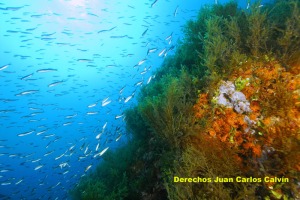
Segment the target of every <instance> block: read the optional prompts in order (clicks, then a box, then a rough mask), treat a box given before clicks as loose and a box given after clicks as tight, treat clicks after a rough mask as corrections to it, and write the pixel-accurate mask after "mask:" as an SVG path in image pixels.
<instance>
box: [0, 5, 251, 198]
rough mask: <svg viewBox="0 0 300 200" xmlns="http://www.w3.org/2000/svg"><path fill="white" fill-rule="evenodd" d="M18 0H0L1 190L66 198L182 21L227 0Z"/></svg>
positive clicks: (111, 137)
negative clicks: (205, 6)
mask: <svg viewBox="0 0 300 200" xmlns="http://www.w3.org/2000/svg"><path fill="white" fill-rule="evenodd" d="M22 2H23V1H11V0H6V1H0V19H1V20H0V44H1V45H0V134H1V137H0V199H70V197H69V195H68V190H69V189H71V188H72V187H74V186H75V184H76V183H78V181H79V180H80V178H81V177H82V176H84V175H86V174H87V173H89V172H91V171H92V170H93V169H95V167H96V165H97V164H98V163H99V162H101V156H100V155H99V153H100V152H103V150H105V149H106V148H107V147H109V148H108V149H107V151H111V150H113V149H114V148H116V147H118V146H119V145H121V144H123V143H125V142H126V137H127V136H126V135H127V134H128V133H126V129H125V119H124V116H123V112H124V110H126V108H129V107H130V106H133V105H135V103H136V100H135V98H136V94H138V91H139V89H140V87H141V86H142V85H146V84H147V83H148V82H149V81H155V76H154V75H155V74H154V72H155V69H157V68H158V67H159V66H160V65H161V63H162V62H163V60H164V59H165V57H167V56H168V55H170V54H173V53H174V52H175V50H176V44H177V42H178V40H179V39H184V38H183V31H182V28H183V25H184V24H185V23H186V21H187V20H189V19H194V18H195V17H196V16H197V11H198V10H199V8H200V7H201V5H204V4H213V3H224V2H225V1H214V0H213V1H212V0H207V1H196V0H185V1H182V0H158V1H157V2H156V3H155V4H154V5H153V6H152V7H151V4H153V3H154V2H155V0H154V1H150V0H149V1H146V0H144V1H140V0H128V1H121V0H119V1H115V0H109V1H108V0H105V1H100V0H52V1H51V0H48V1H46V0H43V1H36V0H27V1H26V3H22ZM246 2H247V1H246V0H245V1H241V4H240V5H241V6H246ZM203 23H204V22H203ZM169 36H171V37H169ZM168 37H169V38H168ZM173 46H174V49H172V48H171V47H173ZM164 49H165V51H164V52H163V53H161V55H160V56H159V54H160V52H162V51H163V50H164ZM150 50H151V52H149V51H150ZM147 52H148V54H147ZM150 77H151V78H150ZM107 98H108V99H107ZM105 99H106V100H105ZM105 104H107V105H105ZM100 133H101V134H100ZM98 144H99V145H98ZM97 146H98V148H97ZM96 148H97V149H96ZM97 154H98V156H97ZM89 167H90V168H89ZM88 168H89V169H88Z"/></svg>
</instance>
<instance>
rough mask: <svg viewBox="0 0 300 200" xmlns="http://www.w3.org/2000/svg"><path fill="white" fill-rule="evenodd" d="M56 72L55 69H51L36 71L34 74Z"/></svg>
mask: <svg viewBox="0 0 300 200" xmlns="http://www.w3.org/2000/svg"><path fill="white" fill-rule="evenodd" d="M56 71H57V69H51V68H48V69H39V70H36V72H38V73H47V72H56Z"/></svg>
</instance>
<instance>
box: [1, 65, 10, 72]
mask: <svg viewBox="0 0 300 200" xmlns="http://www.w3.org/2000/svg"><path fill="white" fill-rule="evenodd" d="M8 66H9V64H7V65H4V66H2V67H0V71H1V70H4V69H6V68H7V67H8Z"/></svg>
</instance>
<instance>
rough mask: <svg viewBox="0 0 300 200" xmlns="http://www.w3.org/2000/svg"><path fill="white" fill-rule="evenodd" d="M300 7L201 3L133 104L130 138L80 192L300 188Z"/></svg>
mask: <svg viewBox="0 0 300 200" xmlns="http://www.w3.org/2000/svg"><path fill="white" fill-rule="evenodd" d="M299 11H300V3H299V1H296V0H283V1H275V2H274V3H272V4H269V5H264V6H260V3H259V2H256V3H254V4H252V5H250V6H249V9H246V10H242V9H239V8H238V6H237V3H236V2H234V1H232V2H229V3H227V4H225V5H211V6H206V7H203V8H201V9H200V11H199V14H198V17H197V19H196V20H195V21H188V22H187V24H186V27H185V29H184V33H185V38H184V40H183V41H181V42H180V43H179V44H178V48H177V51H176V53H175V54H174V55H171V56H168V57H167V58H165V61H164V63H163V65H162V66H161V68H160V69H158V71H157V72H156V78H155V81H152V82H151V83H150V84H148V85H147V86H144V87H142V89H141V92H140V94H139V97H138V104H137V105H136V106H135V107H132V108H131V109H129V110H127V111H126V113H125V114H126V124H127V132H128V138H129V141H128V143H127V144H124V145H123V146H122V147H120V148H118V149H117V150H115V151H114V152H109V153H107V154H106V155H105V156H104V158H103V162H101V163H100V164H99V166H98V167H97V169H96V170H95V171H94V172H93V173H91V174H90V175H88V176H87V177H84V178H82V180H81V181H80V182H79V183H78V185H77V186H76V187H75V188H74V189H73V191H71V194H72V196H73V197H74V199H90V200H92V199H266V200H267V199H298V198H300V192H299V191H300V187H299V183H300V129H299V128H300V127H299V126H300V121H299V120H300V117H299V114H300V101H299V100H300V76H299V71H300V48H299V46H300V38H299V34H300V13H299ZM174 177H182V178H194V177H197V178H200V179H201V180H202V182H201V181H200V182H197V183H190V182H176V181H175V179H174ZM220 177H223V178H228V179H229V178H232V179H234V181H232V182H231V181H219V182H216V181H214V180H216V179H217V178H220ZM237 177H240V178H241V177H245V178H249V179H248V180H247V181H243V182H239V181H238V180H239V179H238V178H237ZM250 177H251V178H250ZM284 178H287V180H288V181H280V180H286V179H284ZM209 179H210V180H211V181H208V180H209ZM250 179H251V180H250ZM279 179H280V180H279ZM245 180H246V179H245ZM254 180H261V181H254ZM269 180H275V181H269ZM276 180H277V181H276ZM278 180H279V181H278Z"/></svg>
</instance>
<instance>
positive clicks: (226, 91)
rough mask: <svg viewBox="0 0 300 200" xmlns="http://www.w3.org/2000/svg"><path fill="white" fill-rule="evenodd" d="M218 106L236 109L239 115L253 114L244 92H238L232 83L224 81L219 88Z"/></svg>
mask: <svg viewBox="0 0 300 200" xmlns="http://www.w3.org/2000/svg"><path fill="white" fill-rule="evenodd" d="M219 92H220V95H219V96H218V97H217V104H219V105H223V106H225V107H230V108H232V107H233V108H234V110H235V111H236V112H237V113H240V114H241V113H248V112H251V109H250V103H249V101H247V99H246V97H245V95H244V94H243V93H242V92H239V91H236V90H235V86H234V84H233V83H232V82H231V81H223V83H222V84H221V86H220V88H219Z"/></svg>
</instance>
